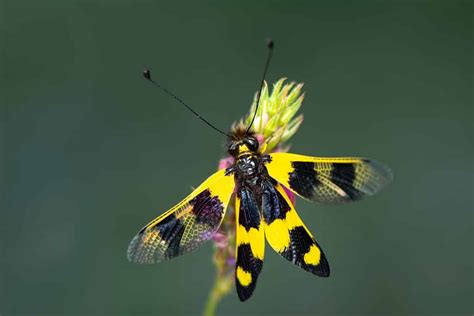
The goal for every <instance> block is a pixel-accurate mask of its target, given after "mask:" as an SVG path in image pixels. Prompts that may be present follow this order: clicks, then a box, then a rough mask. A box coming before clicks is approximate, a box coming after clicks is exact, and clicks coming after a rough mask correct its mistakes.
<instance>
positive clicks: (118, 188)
mask: <svg viewBox="0 0 474 316" xmlns="http://www.w3.org/2000/svg"><path fill="white" fill-rule="evenodd" d="M0 14H1V19H0V20H1V26H2V28H1V30H2V34H3V35H2V38H1V39H2V44H1V47H2V57H1V68H0V73H1V80H2V81H1V88H0V89H1V93H0V94H1V97H2V98H1V126H2V135H1V136H2V138H1V139H2V148H1V151H2V155H1V156H2V164H1V170H0V171H1V181H2V198H1V203H2V205H1V213H0V215H1V221H0V225H1V235H2V237H1V240H0V242H1V252H0V264H1V275H0V278H1V279H0V314H1V315H2V316H9V315H135V314H144V315H195V314H200V313H201V311H202V308H203V306H204V302H205V300H206V296H207V292H208V290H209V289H210V287H211V284H212V282H213V278H214V266H213V264H212V262H211V256H212V245H211V244H207V245H206V246H205V247H203V248H201V249H199V250H198V251H195V252H193V253H191V254H188V255H185V256H182V257H179V258H177V259H175V260H172V261H169V262H165V263H163V264H159V265H153V266H139V265H133V264H131V263H129V262H128V261H127V259H126V256H125V253H126V248H127V245H128V242H129V241H130V240H131V238H132V237H133V236H134V234H135V233H136V231H137V230H138V229H140V228H141V227H142V226H143V225H144V224H145V223H146V222H148V221H149V220H150V219H152V218H153V217H155V216H156V215H158V214H160V213H161V212H163V211H165V210H166V209H167V208H169V207H170V206H172V205H174V204H175V203H176V202H178V201H179V200H180V199H181V198H182V197H184V196H185V195H187V193H188V192H189V190H190V187H191V186H196V185H198V184H199V183H200V181H202V180H203V179H204V178H206V177H207V176H208V175H209V174H210V173H211V172H213V171H214V170H215V169H216V166H217V162H218V159H219V158H220V157H221V156H222V155H223V143H224V139H223V138H222V137H221V136H220V135H219V134H217V133H215V132H214V131H213V130H211V129H209V128H208V127H206V126H205V125H204V124H202V122H200V121H198V120H196V119H195V118H194V117H193V116H192V115H191V114H190V113H188V112H187V111H185V110H184V109H183V108H182V107H181V106H180V105H179V104H177V103H176V102H175V101H174V100H173V99H171V98H169V97H168V96H166V95H164V94H163V93H162V92H160V91H159V90H157V89H154V88H152V87H151V85H150V84H149V83H148V82H146V81H145V80H143V78H142V75H141V71H142V69H143V68H144V67H149V68H151V69H152V71H153V75H154V77H155V78H157V79H159V80H160V81H161V82H162V83H163V84H164V85H166V86H167V87H169V88H170V89H171V90H173V91H175V92H176V93H177V94H179V95H180V96H181V97H182V98H183V99H184V100H186V101H187V102H188V103H190V104H192V105H193V106H194V107H195V108H196V109H197V110H198V111H199V112H200V113H201V114H202V115H204V116H205V117H206V118H207V119H208V120H210V121H212V122H214V123H215V124H216V125H217V126H219V127H221V128H223V129H226V128H228V127H229V126H230V124H231V123H232V122H233V121H235V120H237V119H238V118H240V117H241V116H242V115H243V114H245V113H246V112H247V111H248V108H249V105H250V103H251V100H252V98H253V95H254V93H255V91H256V89H257V87H258V81H259V79H260V76H261V71H262V68H263V63H264V59H265V55H266V50H265V44H264V43H265V39H266V38H267V37H272V38H273V39H274V40H275V54H274V59H273V63H272V65H271V68H270V71H269V75H268V80H269V81H270V82H274V81H276V80H277V79H278V78H280V77H287V78H289V80H295V81H298V82H304V83H305V91H306V100H305V103H304V105H303V107H302V112H303V113H304V115H305V123H304V124H303V126H302V127H301V129H300V130H299V132H298V133H297V135H296V136H295V137H294V138H293V139H292V144H293V146H292V151H293V152H296V153H302V154H309V155H361V156H367V157H371V158H375V159H377V160H380V161H383V162H385V163H387V164H388V165H390V166H391V167H392V168H393V170H394V172H395V181H394V183H393V184H392V185H391V186H390V187H388V188H387V189H386V190H385V191H383V192H382V193H381V194H379V195H378V196H376V197H373V198H370V199H367V200H364V201H362V202H359V203H357V204H352V205H342V206H325V205H315V204H310V203H308V202H305V201H302V200H298V201H297V208H298V210H299V212H300V215H301V216H302V218H303V219H304V221H305V222H306V224H307V225H308V227H309V228H310V229H311V230H312V231H313V232H314V233H315V234H316V235H317V237H318V240H319V242H320V243H321V244H322V246H323V248H324V249H325V252H326V254H327V256H328V258H329V260H330V263H331V267H332V275H331V277H330V278H329V279H320V278H317V277H314V276H313V275H311V274H308V273H306V272H304V271H302V270H300V269H298V268H297V267H294V266H292V265H291V264H289V263H288V262H286V261H285V260H282V259H281V258H279V257H278V256H277V255H276V254H274V253H273V252H272V251H271V250H270V248H269V247H267V249H268V251H267V256H266V262H265V267H264V269H263V272H262V274H261V277H260V279H259V283H258V287H257V290H256V292H255V293H254V295H253V297H252V298H251V299H250V300H249V301H248V302H246V303H241V302H239V300H238V298H237V295H236V293H235V292H234V291H233V292H232V294H231V295H229V296H228V297H226V298H225V299H224V300H223V302H222V304H221V305H220V307H219V310H218V311H219V314H220V315H259V314H262V315H382V314H384V315H415V314H417V315H418V314H420V315H421V314H425V315H435V314H438V315H470V314H472V312H473V303H472V299H473V257H472V255H473V218H472V212H473V200H472V194H473V146H472V144H473V131H472V122H473V116H472V69H473V68H472V53H473V52H472V14H473V10H472V2H471V1H354V2H347V1H272V2H268V1H265V2H259V1H258V2H257V1H240V2H218V1H213V2H173V1H161V2H158V1H120V0H116V1H2V9H1V10H0Z"/></svg>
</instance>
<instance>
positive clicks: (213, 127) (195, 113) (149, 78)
mask: <svg viewBox="0 0 474 316" xmlns="http://www.w3.org/2000/svg"><path fill="white" fill-rule="evenodd" d="M143 77H145V79H147V80H148V81H150V82H151V83H152V84H153V85H154V86H155V87H157V88H159V89H160V90H163V91H164V92H165V93H166V94H168V95H169V96H171V97H173V98H174V99H175V100H176V101H178V102H179V103H181V104H182V105H184V106H185V107H186V108H187V109H188V110H189V111H191V113H193V114H194V115H195V116H196V117H197V118H199V119H200V120H201V121H203V122H204V123H206V124H207V125H208V126H210V127H211V128H212V129H214V130H215V131H217V132H219V133H221V134H223V135H226V136H229V137H230V135H229V134H228V133H226V132H223V131H221V130H220V129H218V128H217V127H215V126H214V125H212V124H211V123H209V122H208V121H207V120H206V119H205V118H203V117H202V116H201V115H199V114H198V113H197V112H196V111H194V110H193V109H192V108H191V107H190V106H189V105H187V104H186V103H184V101H183V100H181V99H180V98H179V97H178V96H177V95H176V94H174V93H172V92H171V91H169V90H168V89H166V88H165V87H163V86H162V85H160V84H159V83H157V82H156V81H154V80H153V79H151V72H150V70H148V69H145V70H143Z"/></svg>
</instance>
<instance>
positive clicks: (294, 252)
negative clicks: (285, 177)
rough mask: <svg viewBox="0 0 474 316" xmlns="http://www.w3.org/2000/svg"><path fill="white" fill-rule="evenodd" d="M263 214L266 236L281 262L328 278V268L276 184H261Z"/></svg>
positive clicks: (280, 187) (307, 231) (321, 253)
mask: <svg viewBox="0 0 474 316" xmlns="http://www.w3.org/2000/svg"><path fill="white" fill-rule="evenodd" d="M262 213H263V219H264V222H265V224H264V226H265V236H266V238H267V241H268V243H269V244H270V246H271V247H272V248H273V249H274V250H275V251H276V252H277V253H278V254H280V255H281V256H282V257H283V258H285V259H287V260H288V261H290V262H292V263H294V264H296V265H297V266H299V267H301V268H303V269H304V270H306V271H309V272H311V273H313V274H315V275H317V276H320V277H328V276H329V273H330V271H329V264H328V261H327V259H326V256H325V255H324V252H323V251H322V250H321V248H320V247H319V245H318V243H317V242H316V241H315V239H314V238H313V236H312V235H311V233H310V232H309V230H308V229H307V228H306V226H305V225H304V224H303V221H302V220H301V219H300V217H299V216H298V214H297V213H296V210H295V208H294V206H293V204H292V203H291V201H290V199H289V198H288V196H287V195H286V193H285V190H284V189H283V187H282V186H281V184H279V183H271V182H270V181H267V182H264V183H263V193H262Z"/></svg>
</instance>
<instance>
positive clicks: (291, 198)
mask: <svg viewBox="0 0 474 316" xmlns="http://www.w3.org/2000/svg"><path fill="white" fill-rule="evenodd" d="M282 187H283V190H285V193H286V195H287V196H288V198H289V199H290V201H291V204H293V205H295V202H296V199H295V194H294V193H293V192H291V191H290V189H288V188H287V187H285V186H284V185H282Z"/></svg>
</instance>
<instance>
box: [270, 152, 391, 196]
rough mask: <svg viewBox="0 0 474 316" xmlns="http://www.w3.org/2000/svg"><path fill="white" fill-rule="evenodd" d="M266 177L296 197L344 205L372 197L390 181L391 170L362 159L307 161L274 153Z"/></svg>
mask: <svg viewBox="0 0 474 316" xmlns="http://www.w3.org/2000/svg"><path fill="white" fill-rule="evenodd" d="M270 157H271V161H270V162H268V163H267V164H266V167H267V170H268V173H269V174H270V176H271V177H272V178H274V179H276V180H277V181H278V182H280V183H282V184H283V185H284V186H285V187H287V188H289V189H290V190H291V191H293V192H294V193H296V194H297V195H299V196H301V197H303V198H305V199H308V200H310V201H314V202H321V203H343V202H351V201H357V200H360V199H361V198H363V197H365V196H370V195H374V194H375V193H377V192H378V191H380V189H381V188H383V187H384V186H386V185H387V184H388V183H390V181H391V180H392V178H393V175H392V172H391V170H390V169H389V168H388V167H386V166H384V165H383V164H381V163H379V162H376V161H374V160H369V159H364V158H350V157H347V158H345V157H340V158H330V157H327V158H326V157H309V156H303V155H297V154H290V153H274V154H271V155H270Z"/></svg>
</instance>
